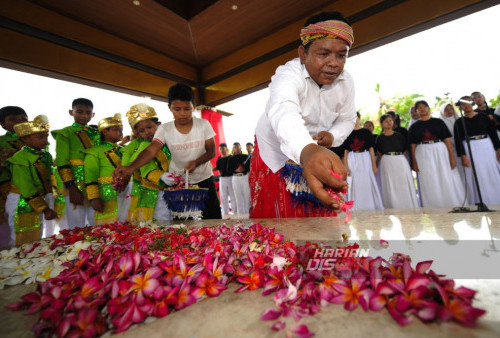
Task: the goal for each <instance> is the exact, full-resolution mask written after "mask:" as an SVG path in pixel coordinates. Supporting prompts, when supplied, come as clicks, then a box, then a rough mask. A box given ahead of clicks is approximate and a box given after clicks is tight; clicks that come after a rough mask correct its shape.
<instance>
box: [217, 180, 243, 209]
mask: <svg viewBox="0 0 500 338" xmlns="http://www.w3.org/2000/svg"><path fill="white" fill-rule="evenodd" d="M219 193H220V200H221V202H222V214H223V215H229V198H230V199H231V208H232V209H233V214H235V215H236V214H237V213H238V211H237V206H236V196H235V194H234V189H233V176H227V177H222V176H221V177H220V178H219Z"/></svg>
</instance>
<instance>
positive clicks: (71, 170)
mask: <svg viewBox="0 0 500 338" xmlns="http://www.w3.org/2000/svg"><path fill="white" fill-rule="evenodd" d="M52 136H53V137H54V138H55V140H56V157H57V169H58V172H59V175H60V176H61V179H62V182H63V184H64V186H65V189H64V196H65V201H66V208H65V213H66V217H67V221H68V228H69V229H73V228H75V227H83V226H85V225H87V224H92V222H93V216H92V215H93V210H92V208H91V207H90V205H89V204H88V200H87V196H86V193H85V189H84V183H85V172H84V168H83V164H84V158H85V153H84V151H85V150H88V149H90V148H92V147H95V146H97V145H99V142H100V134H99V131H98V130H97V128H96V127H95V126H88V125H81V124H78V123H73V124H72V125H71V126H69V127H66V128H63V129H60V130H54V131H52ZM72 185H76V187H77V188H78V189H79V190H80V191H82V193H83V196H84V204H83V205H76V204H72V203H70V198H69V193H68V189H67V188H70V187H71V186H72Z"/></svg>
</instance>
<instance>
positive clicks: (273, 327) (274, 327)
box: [271, 320, 286, 331]
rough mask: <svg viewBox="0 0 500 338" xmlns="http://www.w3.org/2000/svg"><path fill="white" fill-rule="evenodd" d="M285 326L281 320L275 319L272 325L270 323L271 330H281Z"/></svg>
mask: <svg viewBox="0 0 500 338" xmlns="http://www.w3.org/2000/svg"><path fill="white" fill-rule="evenodd" d="M285 327H286V323H285V322H284V321H282V320H279V321H277V322H276V323H274V324H273V325H271V330H273V331H282V330H283V329H284V328H285Z"/></svg>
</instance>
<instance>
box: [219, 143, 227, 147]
mask: <svg viewBox="0 0 500 338" xmlns="http://www.w3.org/2000/svg"><path fill="white" fill-rule="evenodd" d="M220 147H226V148H227V144H225V143H221V144H219V148H220Z"/></svg>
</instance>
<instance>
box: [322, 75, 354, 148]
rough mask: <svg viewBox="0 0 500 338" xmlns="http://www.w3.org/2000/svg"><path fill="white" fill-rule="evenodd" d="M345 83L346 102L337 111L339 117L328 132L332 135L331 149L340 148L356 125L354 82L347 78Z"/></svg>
mask: <svg viewBox="0 0 500 338" xmlns="http://www.w3.org/2000/svg"><path fill="white" fill-rule="evenodd" d="M345 81H348V84H349V86H348V88H347V89H346V93H344V95H345V98H346V101H345V103H344V104H343V105H342V108H341V110H340V111H339V116H338V117H337V119H336V120H335V122H334V123H333V126H332V127H331V128H330V130H329V132H330V133H331V134H332V135H333V144H332V147H340V146H341V145H342V143H344V141H345V139H346V138H347V137H348V136H349V135H350V134H351V132H352V130H353V129H354V125H355V124H356V117H357V115H356V107H355V105H354V81H353V80H352V78H351V77H350V76H349V77H348V78H347V79H346V80H345Z"/></svg>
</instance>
